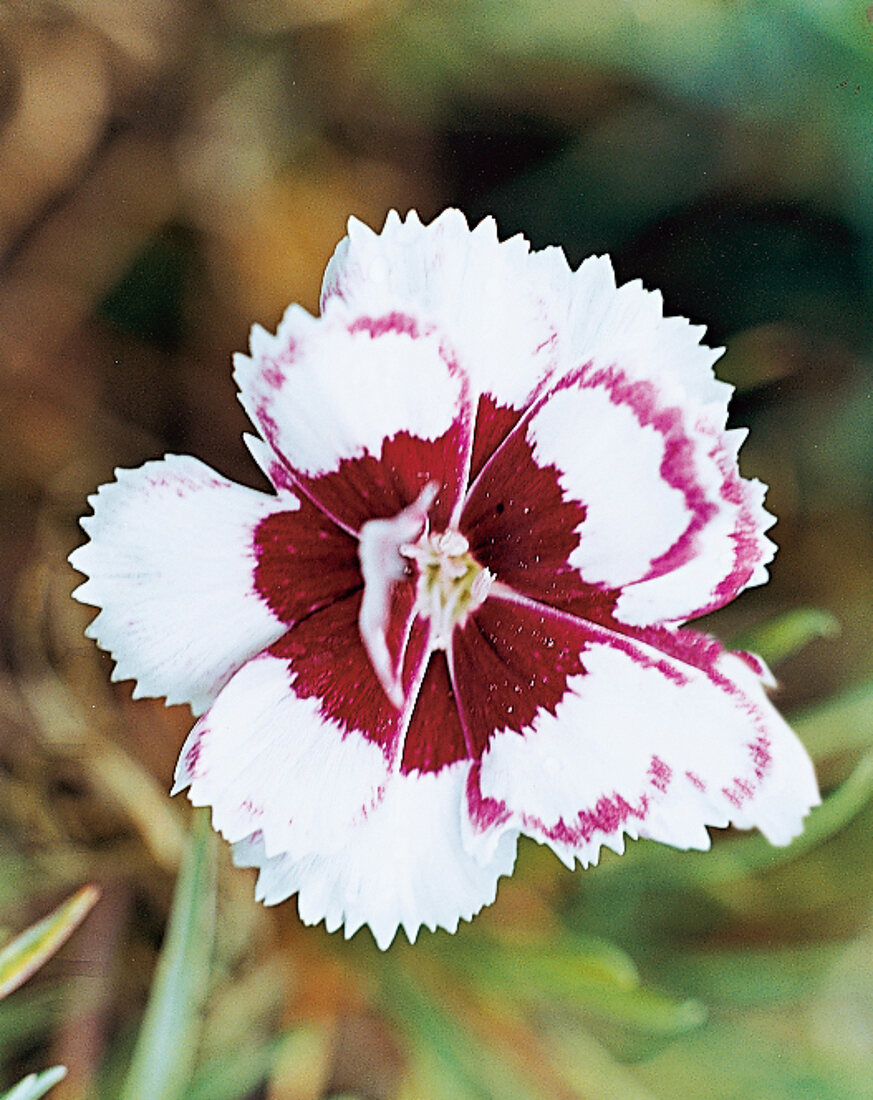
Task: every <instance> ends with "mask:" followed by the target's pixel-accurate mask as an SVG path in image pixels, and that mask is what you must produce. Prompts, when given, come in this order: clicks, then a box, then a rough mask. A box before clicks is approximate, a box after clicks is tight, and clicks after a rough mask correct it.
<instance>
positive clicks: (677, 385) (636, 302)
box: [567, 256, 733, 428]
mask: <svg viewBox="0 0 873 1100" xmlns="http://www.w3.org/2000/svg"><path fill="white" fill-rule="evenodd" d="M571 298H572V307H571V313H570V318H569V323H568V328H569V331H568V336H567V343H568V344H569V347H570V351H569V353H568V361H569V364H570V366H571V367H578V366H581V365H582V364H583V363H589V362H590V363H591V364H592V367H593V368H594V369H595V370H596V369H600V368H607V367H613V366H617V367H618V368H619V369H620V370H622V371H623V372H625V373H626V374H628V375H629V376H630V377H631V378H633V379H634V380H638V381H639V380H644V381H649V382H653V383H655V385H656V386H657V387H658V388H659V389H660V390H662V391H664V392H665V393H672V394H684V395H685V398H686V401H687V402H689V403H691V404H693V405H694V406H696V407H697V408H699V409H702V410H706V412H707V415H708V416H709V417H710V419H711V420H712V422H713V423H717V426H718V427H719V428H723V427H724V424H725V415H726V412H727V403H728V399H729V397H730V395H731V393H732V391H733V387H732V386H729V385H728V384H727V383H725V382H721V381H720V380H719V379H717V378H716V377H715V374H714V372H713V364H714V363H715V361H716V360H717V359H719V358H720V356H721V354H722V352H723V350H724V349H723V348H709V347H706V345H702V344H701V343H700V340H701V338H702V337H703V333H704V329H703V328H702V327H700V326H696V325H692V324H690V323H689V322H688V321H686V320H685V318H684V317H664V313H663V299H662V297H661V294H660V293H659V292H658V291H648V290H644V289H643V285H642V283H641V282H640V281H639V280H638V279H635V280H634V281H633V282H630V283H625V284H624V285H623V286H621V287H618V288H616V285H615V275H614V274H613V270H612V264H611V263H610V260H609V257H608V256H591V257H589V258H588V259H587V260H585V261H584V263H583V264H582V265H581V266H580V267H579V269H578V271H576V272H575V273H574V274H573V276H572V291H571Z"/></svg>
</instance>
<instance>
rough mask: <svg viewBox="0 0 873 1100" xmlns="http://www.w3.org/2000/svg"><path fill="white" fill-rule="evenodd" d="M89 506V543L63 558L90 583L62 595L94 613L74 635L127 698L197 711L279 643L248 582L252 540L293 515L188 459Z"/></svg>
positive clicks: (174, 459)
mask: <svg viewBox="0 0 873 1100" xmlns="http://www.w3.org/2000/svg"><path fill="white" fill-rule="evenodd" d="M116 477H117V479H118V480H117V481H114V482H110V483H109V484H107V485H103V486H101V488H100V490H99V491H98V492H97V493H96V494H95V495H94V496H92V497H90V498H89V503H90V504H91V506H92V507H93V509H94V515H93V516H89V517H86V518H84V519H83V520H82V527H83V528H84V530H85V531H86V533H87V534H88V535H90V538H91V541H90V542H88V543H86V544H85V545H84V546H80V547H79V548H78V549H77V550H74V551H73V553H72V554H71V555H70V562H71V563H72V565H73V566H74V567H75V568H76V569H78V570H79V572H81V573H85V574H86V575H87V576H88V577H89V578H90V579H89V580H88V581H86V582H85V583H84V584H82V585H80V586H79V588H77V589H76V591H75V593H74V595H75V596H76V598H77V599H78V600H81V601H82V603H87V604H92V605H94V606H96V607H101V608H103V610H102V611H101V612H100V614H99V615H98V616H97V617H96V619H94V621H93V622H92V623H91V625H90V626H89V627H88V629H87V630H86V634H87V635H88V636H89V637H91V638H94V639H95V640H96V642H97V644H98V645H99V646H101V648H103V649H107V650H109V652H110V653H111V654H112V656H113V658H114V659H115V661H116V666H115V670H114V672H113V677H112V678H113V679H114V680H128V679H135V680H136V681H137V686H136V689H135V691H134V695H135V696H136V697H140V696H161V695H164V696H166V698H167V702H168V703H190V704H191V707H192V709H193V710H194V712H195V713H196V714H199V713H201V712H202V711H204V710H205V709H206V707H208V706H209V704H210V703H211V702H212V700H213V699H214V698H215V696H216V695H217V693H218V691H219V690H220V689H221V687H222V686H223V685H224V684H225V683H226V682H227V680H228V678H229V677H230V676H231V674H232V673H233V672H234V671H235V670H236V669H237V668H239V666H240V665H241V664H242V663H243V662H244V661H246V660H247V659H248V658H249V657H251V656H252V655H253V654H254V653H257V652H259V651H260V650H261V649H263V648H264V646H266V645H269V644H270V643H271V642H273V641H275V640H276V639H277V638H279V637H280V636H281V635H282V634H283V633H284V629H285V628H284V627H283V625H282V624H281V623H280V622H279V621H278V620H277V619H276V618H275V616H274V615H273V614H272V612H271V611H270V610H269V608H268V607H267V605H266V604H265V603H264V602H263V600H262V599H261V598H260V597H259V596H258V594H257V592H256V590H255V588H254V582H253V576H254V568H255V559H254V551H253V547H252V534H253V532H254V530H255V528H256V527H257V525H258V523H259V522H260V521H261V520H262V519H263V518H264V517H265V516H268V515H270V514H271V513H273V512H276V511H288V510H290V509H293V508H296V507H297V502H296V501H295V499H294V498H293V497H292V496H290V495H288V494H284V495H283V496H280V497H273V496H267V495H265V494H263V493H257V492H255V491H254V490H252V489H246V488H244V487H243V486H241V485H236V484H234V483H233V482H231V481H228V480H226V479H225V478H223V477H221V476H220V475H219V474H217V473H215V472H214V471H213V470H211V469H210V468H209V467H208V466H205V465H204V464H203V463H202V462H198V461H197V459H194V458H187V457H180V456H178V455H168V456H167V457H166V458H165V459H163V460H162V461H156V462H147V463H146V464H145V465H144V466H141V467H139V469H136V470H116Z"/></svg>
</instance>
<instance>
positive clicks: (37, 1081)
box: [0, 1066, 67, 1100]
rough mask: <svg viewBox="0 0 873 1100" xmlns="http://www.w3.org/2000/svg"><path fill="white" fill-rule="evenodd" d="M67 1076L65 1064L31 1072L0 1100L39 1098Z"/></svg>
mask: <svg viewBox="0 0 873 1100" xmlns="http://www.w3.org/2000/svg"><path fill="white" fill-rule="evenodd" d="M66 1076H67V1070H66V1067H65V1066H53V1067H52V1068H51V1069H44V1070H43V1071H42V1073H31V1074H30V1075H29V1076H28V1077H25V1078H24V1080H23V1081H19V1082H18V1084H17V1085H16V1086H15V1088H13V1089H10V1091H9V1092H7V1093H4V1094H3V1096H2V1097H0V1100H39V1098H40V1097H41V1096H45V1094H46V1093H47V1092H48V1090H49V1089H50V1088H51V1087H52V1086H53V1085H56V1084H57V1083H58V1081H62V1080H63V1079H64V1078H65V1077H66Z"/></svg>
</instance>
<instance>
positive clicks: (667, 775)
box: [649, 756, 673, 794]
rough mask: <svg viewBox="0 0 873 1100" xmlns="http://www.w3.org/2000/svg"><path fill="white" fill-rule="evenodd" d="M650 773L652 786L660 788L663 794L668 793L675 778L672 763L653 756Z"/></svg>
mask: <svg viewBox="0 0 873 1100" xmlns="http://www.w3.org/2000/svg"><path fill="white" fill-rule="evenodd" d="M649 775H650V776H651V780H652V786H653V787H655V789H656V790H659V791H660V792H661V794H666V793H667V790H668V788H669V786H670V782H671V780H672V778H673V769H672V768H671V767H670V765H669V764H665V763H664V761H663V760H661V759H660V758H659V757H657V756H653V757H652V762H651V764H649Z"/></svg>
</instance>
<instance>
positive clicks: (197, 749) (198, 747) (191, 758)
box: [181, 723, 209, 779]
mask: <svg viewBox="0 0 873 1100" xmlns="http://www.w3.org/2000/svg"><path fill="white" fill-rule="evenodd" d="M208 732H209V731H208V730H207V729H206V728H205V726H203V725H202V723H198V727H197V730H196V732H195V734H194V740H193V741H192V742H191V744H190V745H189V746H188V750H187V752H186V753H185V761H184V766H183V768H182V769H181V771H182V772H184V773H185V774H186V775H188V776H190V778H191V779H194V778H198V779H199V778H200V776H199V775H197V773H196V768H197V762H198V761H199V760H200V754H201V752H202V751H203V738H204V736H205V735H206V734H207V733H208Z"/></svg>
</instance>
